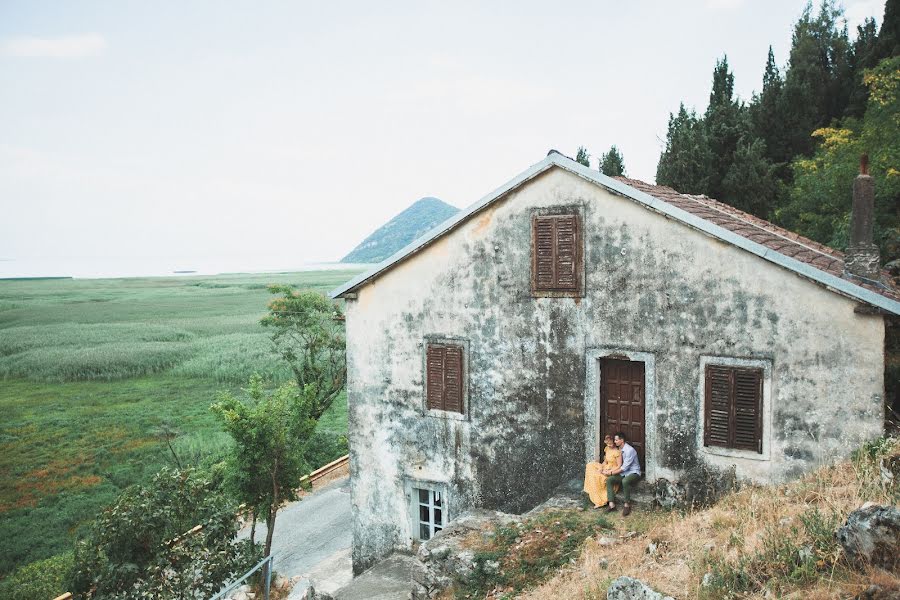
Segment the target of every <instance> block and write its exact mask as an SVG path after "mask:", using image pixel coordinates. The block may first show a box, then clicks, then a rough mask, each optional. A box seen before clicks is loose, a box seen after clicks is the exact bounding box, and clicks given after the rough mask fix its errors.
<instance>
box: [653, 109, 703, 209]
mask: <svg viewBox="0 0 900 600" xmlns="http://www.w3.org/2000/svg"><path fill="white" fill-rule="evenodd" d="M709 161H710V152H709V146H708V144H707V142H706V133H705V131H704V128H703V122H702V121H701V120H699V119H698V118H697V114H696V113H695V112H694V111H693V110H691V111H688V110H687V109H686V108H685V107H684V104H681V105H680V106H679V108H678V114H677V115H676V114H670V115H669V129H668V131H667V132H666V148H665V150H663V153H662V155H660V157H659V163H658V164H657V166H656V182H657V183H658V184H660V185H668V186H670V187H672V188H674V189H676V190H678V191H680V192H684V193H688V194H704V193H706V192H707V191H708V188H709Z"/></svg>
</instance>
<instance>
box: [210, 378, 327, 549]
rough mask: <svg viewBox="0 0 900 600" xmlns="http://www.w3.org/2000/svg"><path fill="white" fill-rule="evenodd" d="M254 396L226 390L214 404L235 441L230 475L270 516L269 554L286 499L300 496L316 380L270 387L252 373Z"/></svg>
mask: <svg viewBox="0 0 900 600" xmlns="http://www.w3.org/2000/svg"><path fill="white" fill-rule="evenodd" d="M247 393H248V396H249V398H248V399H246V400H241V399H238V398H236V397H234V396H233V395H231V394H230V393H223V394H221V396H220V399H219V401H218V402H217V403H216V404H214V405H213V406H212V410H213V412H214V413H215V414H216V415H217V416H218V417H219V419H220V420H221V422H222V425H223V427H224V428H225V430H226V431H227V432H228V433H229V434H231V437H232V438H234V441H235V445H234V448H233V451H232V454H231V456H230V457H229V458H228V465H229V473H230V475H231V478H230V481H231V483H232V485H233V487H234V489H235V491H236V492H237V496H238V498H239V499H240V501H242V502H244V503H246V504H247V505H248V506H250V507H252V508H254V509H256V510H258V511H259V512H260V513H261V514H262V515H263V517H264V518H265V521H266V542H265V548H264V554H265V555H266V556H268V555H269V553H270V552H271V550H272V538H273V535H274V533H275V520H276V517H277V516H278V509H279V508H280V506H281V505H282V503H284V502H289V501H291V500H296V499H297V490H298V489H299V487H300V479H301V478H302V477H303V475H304V474H305V473H306V472H308V465H307V464H306V461H305V460H304V450H305V448H306V445H307V444H308V442H309V439H310V437H311V436H312V433H313V431H314V430H315V428H316V420H315V418H314V417H313V410H314V408H315V406H316V400H317V394H316V390H315V386H314V385H313V384H309V385H307V386H306V387H305V388H302V389H298V388H297V387H296V386H295V385H293V384H285V385H282V386H280V387H279V388H278V389H276V390H274V391H272V392H267V391H266V390H265V389H264V388H263V385H262V380H261V378H260V377H258V376H254V377H252V378H251V379H250V387H249V388H248V390H247Z"/></svg>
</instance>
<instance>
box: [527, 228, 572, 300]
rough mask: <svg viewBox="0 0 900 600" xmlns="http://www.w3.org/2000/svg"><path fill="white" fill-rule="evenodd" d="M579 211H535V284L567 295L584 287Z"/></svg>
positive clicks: (535, 287) (538, 288) (549, 292)
mask: <svg viewBox="0 0 900 600" xmlns="http://www.w3.org/2000/svg"><path fill="white" fill-rule="evenodd" d="M579 225H580V224H579V219H578V215H577V214H571V213H570V214H562V215H535V216H534V217H532V221H531V255H532V261H531V286H532V291H533V292H535V293H541V292H543V293H545V294H544V295H554V294H555V293H557V294H559V295H564V296H571V295H573V294H578V293H579V292H580V289H581V272H582V259H581V255H582V251H581V231H580V229H581V228H580V226H579Z"/></svg>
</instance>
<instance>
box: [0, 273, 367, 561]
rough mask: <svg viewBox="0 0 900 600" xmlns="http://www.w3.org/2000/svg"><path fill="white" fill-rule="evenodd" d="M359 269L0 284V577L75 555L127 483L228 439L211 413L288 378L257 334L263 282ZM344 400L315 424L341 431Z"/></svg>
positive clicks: (332, 445)
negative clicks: (76, 545)
mask: <svg viewBox="0 0 900 600" xmlns="http://www.w3.org/2000/svg"><path fill="white" fill-rule="evenodd" d="M357 272H358V271H316V272H305V273H287V274H265V275H221V276H215V277H168V278H135V279H109V280H67V279H53V280H7V281H0V412H2V415H3V418H2V420H0V577H2V576H3V575H6V574H8V573H9V572H10V571H11V570H12V569H14V568H15V567H18V566H22V565H24V564H27V563H29V562H32V561H35V560H38V559H41V558H46V557H48V556H52V555H55V554H59V553H62V552H65V551H68V550H70V549H71V546H72V539H73V536H74V535H75V534H76V533H77V532H78V530H79V528H80V527H82V526H84V525H85V524H87V523H88V522H89V521H90V520H91V519H92V518H93V516H94V515H95V514H96V513H97V512H98V511H99V510H100V509H102V508H103V507H104V506H105V505H106V504H108V503H110V502H111V501H112V500H113V499H114V498H115V497H116V495H117V494H118V493H119V492H120V491H121V490H122V489H123V488H125V487H126V486H128V485H130V484H132V483H136V482H139V481H142V480H144V479H145V478H147V477H148V476H149V475H151V474H152V473H154V472H156V471H157V470H159V469H160V468H161V467H162V466H164V465H171V464H173V460H174V459H173V458H172V456H171V454H170V453H169V451H168V449H167V448H166V446H165V444H164V443H163V442H162V441H161V439H160V438H159V437H158V436H157V435H156V432H155V430H156V429H157V428H158V427H160V426H161V425H163V424H169V425H170V426H172V427H174V428H175V429H177V430H178V431H179V432H181V434H180V435H179V436H178V437H177V438H176V440H175V442H174V445H175V450H176V454H177V455H178V458H179V460H181V461H182V462H184V463H189V464H198V463H200V462H202V461H204V460H207V459H209V458H210V457H214V456H216V455H219V454H220V453H221V452H222V450H223V449H224V448H225V447H226V445H227V443H228V437H227V436H226V435H225V434H223V433H221V431H220V428H219V426H218V425H217V423H216V422H215V420H214V418H213V415H212V414H211V413H210V411H209V405H210V404H211V403H212V402H213V401H214V400H215V397H216V394H217V393H218V392H219V391H221V390H230V391H234V392H237V391H238V390H239V388H240V387H241V386H242V385H244V384H246V381H247V378H248V377H249V376H250V375H251V374H252V373H254V372H257V373H260V374H262V375H263V376H265V377H266V378H267V379H268V380H270V381H272V382H278V381H284V380H287V379H288V378H289V374H288V372H287V370H286V369H285V368H284V367H283V366H282V365H280V364H279V359H278V358H277V357H275V356H274V355H273V354H272V353H271V350H270V344H269V339H268V333H267V332H266V330H264V329H263V328H262V327H261V326H260V325H259V319H260V317H262V316H263V315H264V313H265V309H266V303H267V302H268V300H269V298H270V295H269V294H268V292H267V291H266V285H267V284H269V283H290V284H294V285H297V286H298V287H303V288H313V289H317V290H320V291H327V290H330V289H332V288H333V287H336V286H337V285H339V284H340V283H342V282H344V281H346V280H347V279H349V278H350V277H352V276H353V275H354V274H355V273H357ZM346 427H347V404H346V398H345V397H344V396H341V397H340V398H339V399H338V400H337V401H336V402H335V404H334V405H333V406H332V408H331V410H330V412H329V413H327V414H326V415H325V416H324V417H323V419H322V421H321V422H320V427H319V429H320V430H321V434H320V435H321V438H322V440H321V441H322V443H321V444H319V446H318V453H319V454H320V455H321V456H323V457H325V456H329V452H331V453H333V452H334V451H335V450H336V448H338V446H337V444H338V441H337V437H338V435H339V434H343V433H345V432H346Z"/></svg>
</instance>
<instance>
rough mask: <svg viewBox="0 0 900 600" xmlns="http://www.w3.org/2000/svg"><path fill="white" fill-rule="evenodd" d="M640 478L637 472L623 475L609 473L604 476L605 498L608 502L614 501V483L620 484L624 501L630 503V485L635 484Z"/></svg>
mask: <svg viewBox="0 0 900 600" xmlns="http://www.w3.org/2000/svg"><path fill="white" fill-rule="evenodd" d="M640 480H641V476H640V475H639V474H638V473H629V474H628V475H626V476H625V477H622V475H621V474H620V475H610V476H609V477H607V478H606V499H607V500H609V501H610V502H615V501H616V488H615V486H616V484H619V485H621V486H622V495H623V496H625V503H626V504H631V486H633V485H636V484H637V482H638V481H640Z"/></svg>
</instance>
